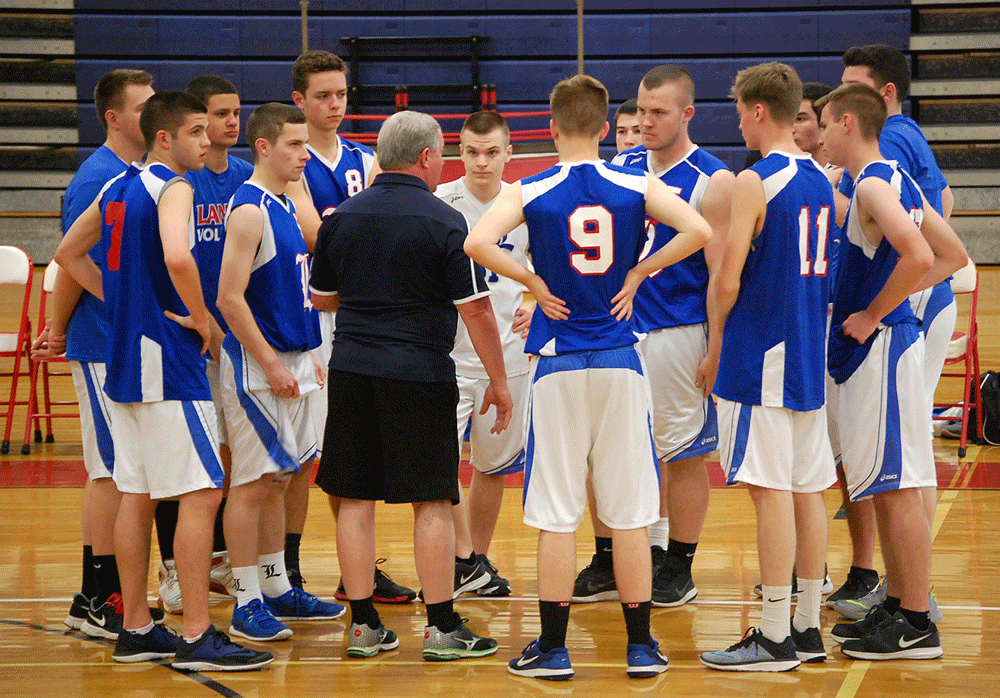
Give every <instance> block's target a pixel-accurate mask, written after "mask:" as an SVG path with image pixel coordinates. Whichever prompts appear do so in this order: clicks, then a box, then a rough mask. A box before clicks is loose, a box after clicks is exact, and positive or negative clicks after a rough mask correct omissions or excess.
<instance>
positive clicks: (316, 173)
mask: <svg viewBox="0 0 1000 698" xmlns="http://www.w3.org/2000/svg"><path fill="white" fill-rule="evenodd" d="M337 138H339V139H340V148H339V149H338V155H337V159H336V161H334V162H330V161H329V160H327V159H326V158H325V157H323V156H322V155H320V154H319V152H317V151H316V150H315V149H314V148H312V147H311V146H306V147H307V148H309V155H311V156H312V157H311V158H310V160H309V162H307V163H306V169H305V171H304V172H303V173H302V176H303V180H302V182H303V184H304V186H305V189H306V193H307V194H309V198H310V199H311V200H312V202H313V206H315V207H316V212H317V213H319V217H320V218H326V217H327V216H329V215H330V214H331V213H333V211H334V209H336V208H337V207H338V206H340V204H342V203H344V202H345V201H346V200H347V199H348V198H350V197H352V196H354V195H355V194H357V193H358V192H360V191H362V190H363V189H364V188H365V187H366V186H368V176H369V175H370V174H371V171H372V167H373V166H374V164H375V151H373V150H372V149H371V148H369V147H368V146H366V145H361V144H360V143H354V142H352V141H348V140H346V139H344V138H341V137H340V136H337Z"/></svg>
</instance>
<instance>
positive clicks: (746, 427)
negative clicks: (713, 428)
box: [726, 405, 753, 485]
mask: <svg viewBox="0 0 1000 698" xmlns="http://www.w3.org/2000/svg"><path fill="white" fill-rule="evenodd" d="M752 418H753V405H740V406H739V416H738V417H737V418H736V437H735V438H734V439H733V442H734V443H733V457H732V459H731V460H730V462H729V472H728V473H726V484H727V485H734V484H736V474H737V473H738V472H739V471H740V466H741V465H743V460H744V459H745V458H746V456H747V441H749V439H750V420H751V419H752Z"/></svg>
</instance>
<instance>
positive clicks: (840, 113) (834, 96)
mask: <svg viewBox="0 0 1000 698" xmlns="http://www.w3.org/2000/svg"><path fill="white" fill-rule="evenodd" d="M827 104H829V105H830V113H831V115H832V116H833V118H835V119H837V120H838V121H839V120H840V119H842V118H843V117H844V114H847V113H851V114H854V116H855V118H857V120H858V127H859V128H860V129H861V135H862V137H863V138H864V139H865V140H866V141H876V142H877V141H878V138H879V136H880V135H881V134H882V127H883V126H885V120H886V119H887V118H889V115H888V109H887V108H886V106H885V99H883V98H882V94H881V93H880V92H879V91H878V90H876V89H875V88H873V87H869V86H868V85H865V84H863V83H860V82H848V83H845V84H843V85H841V86H840V87H838V88H837V89H836V90H834V91H833V92H831V93H830V94H828V95H825V96H823V97H820V98H819V99H818V100H816V104H815V106H816V108H818V109H819V110H820V112H822V110H823V107H825V106H826V105H827Z"/></svg>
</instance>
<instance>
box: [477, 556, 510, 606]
mask: <svg viewBox="0 0 1000 698" xmlns="http://www.w3.org/2000/svg"><path fill="white" fill-rule="evenodd" d="M476 555H477V557H478V558H479V562H481V563H482V564H483V566H484V567H486V569H487V570H489V573H490V581H488V582H487V583H486V584H485V585H483V586H481V587H479V588H478V589H476V593H477V594H479V595H480V596H510V582H508V581H507V580H506V579H504V578H503V577H501V576H500V573H499V572H497V568H496V565H494V564H493V563H492V562H490V559H489V558H488V557H486V556H485V555H483V554H482V553H477V554H476Z"/></svg>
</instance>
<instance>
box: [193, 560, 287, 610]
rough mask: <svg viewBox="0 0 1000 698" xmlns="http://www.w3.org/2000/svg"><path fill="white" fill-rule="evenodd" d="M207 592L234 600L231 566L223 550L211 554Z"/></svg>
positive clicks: (234, 582) (234, 587)
mask: <svg viewBox="0 0 1000 698" xmlns="http://www.w3.org/2000/svg"><path fill="white" fill-rule="evenodd" d="M293 586H294V585H293ZM208 590H209V591H212V592H215V593H216V594H222V595H223V596H232V597H233V598H234V599H235V598H236V580H235V579H233V566H232V565H231V564H230V562H229V553H228V552H227V551H225V550H223V551H221V552H216V553H213V554H212V567H211V569H209V571H208Z"/></svg>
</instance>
